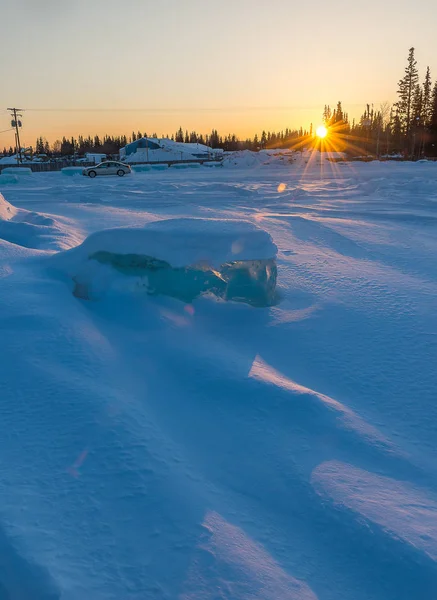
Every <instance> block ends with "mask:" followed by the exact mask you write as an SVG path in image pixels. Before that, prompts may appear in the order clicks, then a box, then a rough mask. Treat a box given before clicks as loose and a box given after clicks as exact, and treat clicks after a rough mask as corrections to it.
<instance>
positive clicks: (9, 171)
mask: <svg viewBox="0 0 437 600" xmlns="http://www.w3.org/2000/svg"><path fill="white" fill-rule="evenodd" d="M2 174H6V175H18V176H21V175H26V176H28V175H33V171H32V169H29V167H6V169H2Z"/></svg>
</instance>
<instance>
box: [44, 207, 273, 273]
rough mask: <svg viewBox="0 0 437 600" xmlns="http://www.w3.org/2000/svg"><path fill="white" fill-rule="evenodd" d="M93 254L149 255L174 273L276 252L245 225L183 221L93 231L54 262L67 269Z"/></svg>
mask: <svg viewBox="0 0 437 600" xmlns="http://www.w3.org/2000/svg"><path fill="white" fill-rule="evenodd" d="M97 252H110V253H113V254H136V255H143V256H151V257H154V258H156V259H158V260H161V261H165V262H167V263H169V264H170V265H171V266H172V267H175V268H176V267H186V266H195V265H199V264H203V265H208V266H211V267H216V268H218V267H220V265H222V264H224V263H227V262H234V261H241V260H261V259H272V258H275V257H276V254H277V248H276V246H275V244H274V243H273V241H272V238H271V236H270V235H269V234H268V233H267V232H266V231H264V230H263V229H260V228H259V227H257V226H256V225H253V224H252V223H250V222H249V221H231V220H220V219H188V218H187V219H167V220H163V221H153V222H152V223H147V224H146V225H145V226H144V227H143V228H117V229H105V230H103V231H98V232H96V233H93V234H92V235H90V236H89V237H88V238H87V239H86V240H85V241H84V243H83V244H81V245H80V246H78V247H77V248H73V249H71V250H70V251H68V252H66V253H64V254H61V255H59V256H56V257H53V258H54V259H56V262H57V264H58V265H59V266H61V265H62V266H63V267H64V268H65V269H67V270H70V269H71V268H73V269H75V268H77V266H78V265H79V264H80V263H83V262H84V261H86V260H88V259H89V258H90V257H91V256H92V255H94V254H96V253H97Z"/></svg>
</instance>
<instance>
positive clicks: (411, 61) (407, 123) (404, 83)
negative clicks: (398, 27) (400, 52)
mask: <svg viewBox="0 0 437 600" xmlns="http://www.w3.org/2000/svg"><path fill="white" fill-rule="evenodd" d="M414 51H415V49H414V48H410V50H409V52H408V61H407V66H406V67H405V75H404V77H403V78H402V79H401V80H400V81H399V84H398V96H399V102H398V103H397V106H398V108H399V119H400V122H401V126H402V130H403V132H404V133H405V134H406V136H408V135H409V133H410V131H411V126H412V121H413V118H412V108H413V98H414V92H415V89H416V86H417V84H418V82H419V73H418V71H417V61H416V59H415V56H414Z"/></svg>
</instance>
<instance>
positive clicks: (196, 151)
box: [120, 137, 223, 163]
mask: <svg viewBox="0 0 437 600" xmlns="http://www.w3.org/2000/svg"><path fill="white" fill-rule="evenodd" d="M221 158H223V150H221V149H218V148H210V147H209V146H205V145H204V144H185V143H183V142H174V141H173V140H169V139H166V138H162V139H158V138H144V137H143V138H140V139H138V140H135V141H134V142H131V143H130V144H127V146H125V147H124V148H121V149H120V160H122V161H123V162H126V163H140V162H172V161H187V160H220V159H221Z"/></svg>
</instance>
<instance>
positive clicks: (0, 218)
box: [0, 194, 79, 250]
mask: <svg viewBox="0 0 437 600" xmlns="http://www.w3.org/2000/svg"><path fill="white" fill-rule="evenodd" d="M0 240H4V241H6V242H9V243H11V244H15V245H17V246H22V247H24V248H36V249H39V250H66V249H68V248H71V247H72V246H75V245H76V244H77V243H78V241H79V240H78V238H77V236H76V235H74V233H72V232H71V231H70V229H69V228H68V227H67V226H65V225H63V224H62V223H60V222H58V221H56V220H55V219H53V218H52V217H49V216H48V215H44V214H41V213H37V212H32V211H28V210H24V209H21V208H15V206H12V204H9V202H7V201H6V200H5V199H4V197H3V196H2V195H1V194H0Z"/></svg>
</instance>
